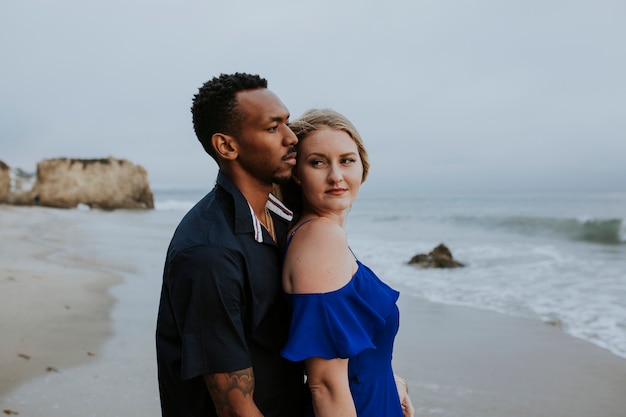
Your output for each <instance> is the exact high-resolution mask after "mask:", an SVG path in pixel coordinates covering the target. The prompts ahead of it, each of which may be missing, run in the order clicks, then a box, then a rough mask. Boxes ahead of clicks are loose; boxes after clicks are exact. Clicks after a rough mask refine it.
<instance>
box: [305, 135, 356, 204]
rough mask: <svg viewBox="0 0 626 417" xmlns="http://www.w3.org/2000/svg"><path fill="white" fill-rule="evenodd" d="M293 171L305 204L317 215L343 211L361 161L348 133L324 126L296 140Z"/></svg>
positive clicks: (352, 193) (351, 198)
mask: <svg viewBox="0 0 626 417" xmlns="http://www.w3.org/2000/svg"><path fill="white" fill-rule="evenodd" d="M294 174H295V175H294V179H295V180H296V182H299V183H300V186H301V187H302V196H303V198H304V204H305V207H307V208H308V209H310V210H312V211H314V212H316V213H318V214H323V213H333V214H343V212H345V211H346V210H347V209H349V208H350V206H351V205H352V203H353V202H354V200H355V199H356V197H357V195H358V193H359V188H360V187H361V179H362V177H363V164H362V163H361V158H360V156H359V151H358V148H357V146H356V143H355V142H354V140H353V139H352V138H351V137H350V135H348V134H347V133H346V132H344V131H341V130H336V129H331V128H328V127H324V128H322V129H320V130H317V131H314V132H313V133H311V134H309V135H308V136H306V137H304V138H303V139H302V140H301V141H300V145H299V148H298V163H297V165H296V168H295V170H294Z"/></svg>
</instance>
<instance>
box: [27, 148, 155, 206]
mask: <svg viewBox="0 0 626 417" xmlns="http://www.w3.org/2000/svg"><path fill="white" fill-rule="evenodd" d="M30 198H31V202H32V204H37V205H41V206H47V207H60V208H73V207H77V206H78V205H79V204H85V205H87V206H89V207H91V208H101V209H117V208H126V209H144V208H154V199H153V195H152V191H151V190H150V185H149V183H148V174H147V172H146V170H145V169H144V168H143V167H141V166H139V165H135V164H133V163H132V162H130V161H127V160H124V159H115V158H108V159H69V158H57V159H46V160H43V161H41V162H39V163H38V164H37V180H36V182H35V185H34V186H33V189H32V190H31V192H30Z"/></svg>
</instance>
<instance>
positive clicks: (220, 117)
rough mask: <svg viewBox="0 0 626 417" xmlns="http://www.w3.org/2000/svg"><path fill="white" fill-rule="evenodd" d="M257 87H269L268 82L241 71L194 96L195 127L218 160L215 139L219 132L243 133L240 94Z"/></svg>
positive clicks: (214, 81) (208, 84)
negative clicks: (212, 141)
mask: <svg viewBox="0 0 626 417" xmlns="http://www.w3.org/2000/svg"><path fill="white" fill-rule="evenodd" d="M257 88H267V80H265V79H264V78H261V77H259V76H258V75H251V74H245V73H240V72H237V73H234V74H220V76H219V77H214V78H213V79H212V80H210V81H207V82H206V83H204V85H203V86H202V87H200V88H199V90H198V94H196V95H195V96H194V98H193V105H192V106H191V114H192V115H193V128H194V130H195V132H196V136H197V137H198V140H199V141H200V143H201V144H202V147H203V148H204V150H205V151H206V152H207V153H208V154H209V155H211V156H212V157H213V159H215V160H216V161H217V155H216V154H215V149H213V145H212V144H211V137H212V136H213V135H214V134H215V133H224V134H227V135H233V136H235V135H237V134H239V132H240V129H241V120H242V117H241V114H240V113H239V111H238V109H237V100H236V97H235V96H236V94H237V93H238V92H240V91H245V90H255V89H257Z"/></svg>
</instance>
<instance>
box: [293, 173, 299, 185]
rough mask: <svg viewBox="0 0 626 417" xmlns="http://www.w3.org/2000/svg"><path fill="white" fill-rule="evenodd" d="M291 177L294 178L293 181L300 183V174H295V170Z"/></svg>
mask: <svg viewBox="0 0 626 417" xmlns="http://www.w3.org/2000/svg"><path fill="white" fill-rule="evenodd" d="M291 178H292V179H293V182H295V183H296V184H298V185H300V178H298V176H297V175H296V174H294V173H293V171H292V172H291Z"/></svg>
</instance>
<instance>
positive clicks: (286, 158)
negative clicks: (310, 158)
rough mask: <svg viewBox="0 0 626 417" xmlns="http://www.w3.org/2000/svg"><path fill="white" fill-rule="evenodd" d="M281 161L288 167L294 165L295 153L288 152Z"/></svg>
mask: <svg viewBox="0 0 626 417" xmlns="http://www.w3.org/2000/svg"><path fill="white" fill-rule="evenodd" d="M283 161H285V162H287V163H288V164H289V165H295V164H296V153H295V152H290V153H288V154H287V155H285V156H284V157H283Z"/></svg>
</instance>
